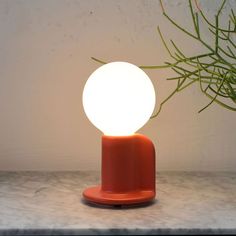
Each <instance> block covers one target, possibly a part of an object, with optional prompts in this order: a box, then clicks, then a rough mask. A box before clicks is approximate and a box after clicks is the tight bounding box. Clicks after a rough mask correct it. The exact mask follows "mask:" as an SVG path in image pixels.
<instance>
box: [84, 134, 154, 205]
mask: <svg viewBox="0 0 236 236" xmlns="http://www.w3.org/2000/svg"><path fill="white" fill-rule="evenodd" d="M101 179H102V183H101V185H99V186H96V187H91V188H88V189H86V190H85V191H84V192H83V196H84V198H85V199H86V200H88V201H90V202H94V203H99V204H108V205H126V204H137V203H143V202H148V201H151V200H153V199H154V198H155V194H156V189H155V148H154V145H153V143H152V142H151V141H150V140H149V139H148V138H147V137H145V136H144V135H140V134H135V135H130V136H123V137H113V136H105V135H104V136H103V137H102V178H101Z"/></svg>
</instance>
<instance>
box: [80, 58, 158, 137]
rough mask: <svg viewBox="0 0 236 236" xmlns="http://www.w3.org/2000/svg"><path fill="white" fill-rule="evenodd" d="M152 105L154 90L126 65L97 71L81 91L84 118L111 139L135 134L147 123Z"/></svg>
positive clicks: (139, 72) (141, 73)
mask: <svg viewBox="0 0 236 236" xmlns="http://www.w3.org/2000/svg"><path fill="white" fill-rule="evenodd" d="M155 102H156V97H155V90H154V87H153V84H152V82H151V80H150V79H149V77H148V76H147V74H146V73H145V72H144V71H143V70H141V69H140V68H139V67H137V66H135V65H133V64H130V63H127V62H111V63H108V64H105V65H103V66H101V67H99V68H98V69H97V70H95V71H94V72H93V73H92V74H91V76H90V77H89V79H88V81H87V82H86V84H85V87H84V91H83V106H84V110H85V113H86V115H87V117H88V118H89V120H90V121H91V122H92V123H93V124H94V125H95V126H96V127H97V128H98V129H100V130H101V131H102V132H103V133H104V134H105V135H110V136H127V135H131V134H133V133H135V132H136V131H137V130H138V129H140V128H141V127H142V126H143V125H144V124H145V123H146V122H147V121H148V120H149V119H150V117H151V115H152V113H153V110H154V107H155Z"/></svg>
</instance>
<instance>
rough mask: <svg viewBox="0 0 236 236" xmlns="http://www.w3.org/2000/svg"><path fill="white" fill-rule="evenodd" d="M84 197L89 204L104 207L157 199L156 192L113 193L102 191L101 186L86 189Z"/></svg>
mask: <svg viewBox="0 0 236 236" xmlns="http://www.w3.org/2000/svg"><path fill="white" fill-rule="evenodd" d="M83 196H84V198H85V199H86V200H87V201H89V202H92V203H97V204H102V205H132V204H139V203H146V202H150V201H152V200H153V199H154V198H155V192H154V191H151V190H145V191H144V190H141V191H133V192H127V193H113V192H105V191H102V190H101V186H96V187H91V188H87V189H85V191H84V192H83Z"/></svg>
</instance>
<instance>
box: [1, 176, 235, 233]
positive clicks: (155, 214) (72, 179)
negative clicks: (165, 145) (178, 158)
mask: <svg viewBox="0 0 236 236" xmlns="http://www.w3.org/2000/svg"><path fill="white" fill-rule="evenodd" d="M97 183H99V173H98V172H0V235H22V234H25V235H27V234H28V235H29V234H30V235H32V234H35V235H49V234H50V235H63V234H66V235H68V234H70V235H76V234H77V235H78V234H90V235H91V234H103V235H104V234H125V235H127V234H219V233H224V234H226V233H227V234H235V233H236V173H187V172H180V173H178V172H172V173H171V172H170V173H167V172H166V173H160V174H158V175H157V193H158V200H157V201H156V202H154V203H152V204H150V205H147V206H144V207H136V208H105V207H103V208H99V207H97V206H90V205H87V204H85V203H84V202H83V201H82V200H81V193H82V191H83V189H84V188H86V187H88V186H91V185H94V184H97Z"/></svg>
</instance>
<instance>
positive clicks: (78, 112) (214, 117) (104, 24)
mask: <svg viewBox="0 0 236 236" xmlns="http://www.w3.org/2000/svg"><path fill="white" fill-rule="evenodd" d="M165 3H166V9H168V11H169V12H170V13H171V14H172V15H173V16H174V17H175V18H176V19H177V20H179V21H180V22H182V23H183V24H184V25H185V26H186V27H190V25H189V20H188V18H186V6H187V2H186V1H184V0H182V1H165ZM219 3H220V1H217V0H215V1H213V0H207V1H201V4H202V7H204V9H205V10H206V11H208V14H210V15H211V16H213V14H214V9H216V8H217V6H218V5H219ZM233 3H235V2H234V1H233V0H232V1H229V2H228V5H227V7H228V8H229V7H230V4H231V5H232V6H233ZM234 7H235V6H234ZM157 25H160V27H161V29H162V30H163V33H164V35H166V36H168V37H169V38H172V39H175V40H176V42H180V45H181V46H183V47H184V48H185V49H186V50H187V52H188V53H189V55H191V53H194V52H198V51H200V50H202V49H201V48H200V47H199V46H198V45H197V44H196V45H195V44H194V46H193V43H192V42H189V41H186V37H185V36H183V35H182V34H180V33H179V32H178V31H176V29H174V28H173V27H172V25H170V24H169V23H168V22H167V21H166V19H165V18H164V17H163V16H162V15H161V10H160V5H159V2H158V1H157V0H143V1H142V0H110V1H109V0H77V1H74V0H68V1H66V0H0V112H1V113H0V170H80V169H81V170H87V169H93V170H97V169H99V168H100V136H101V133H100V132H99V131H98V130H97V129H96V128H95V127H93V126H92V124H90V123H89V121H88V120H87V118H86V117H85V114H84V112H83V108H82V104H81V96H82V90H83V86H84V84H85V82H86V79H87V78H88V76H89V75H90V74H91V73H92V72H93V71H94V70H95V69H96V68H97V67H98V66H99V65H98V64H96V63H94V62H93V61H91V60H90V57H91V56H96V57H99V58H102V59H106V60H108V61H116V60H123V61H128V62H131V63H134V64H137V65H139V64H162V63H163V61H165V60H167V59H168V58H167V53H166V52H165V50H164V49H163V46H162V45H161V42H160V39H159V37H158V35H157V33H156V26H157ZM147 73H148V75H149V76H150V77H151V79H152V81H153V83H154V85H155V88H156V91H157V99H158V105H159V102H160V101H161V100H163V99H164V98H165V97H166V96H167V95H168V94H169V93H170V91H171V90H172V89H173V88H174V86H175V83H172V82H168V81H166V80H165V78H166V77H168V76H170V72H168V71H147ZM207 102H208V100H207V98H205V97H203V95H202V94H201V93H200V92H199V88H198V86H197V85H196V86H193V87H192V88H190V89H188V90H186V91H184V92H183V93H180V94H179V95H177V96H176V97H175V98H174V99H172V100H171V101H170V102H169V103H168V104H166V106H165V107H164V108H163V111H162V113H161V114H160V116H159V117H158V118H156V119H154V120H152V121H150V122H149V123H148V124H147V125H146V126H145V127H144V128H142V129H141V130H140V133H143V134H145V135H147V136H149V137H150V138H151V139H152V140H153V141H154V143H155V145H156V150H157V166H158V169H159V170H186V171H188V170H194V171H197V170H212V171H214V170H222V171H224V170H229V171H235V170H236V156H235V154H236V145H235V140H236V132H235V128H236V123H235V118H236V113H233V112H230V111H227V110H223V109H222V108H221V107H219V106H218V105H213V106H211V107H210V108H209V109H208V110H207V111H205V112H203V113H201V114H198V113H197V111H198V110H199V109H200V108H202V107H203V106H204V105H205V104H206V103H207Z"/></svg>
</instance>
